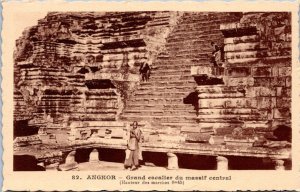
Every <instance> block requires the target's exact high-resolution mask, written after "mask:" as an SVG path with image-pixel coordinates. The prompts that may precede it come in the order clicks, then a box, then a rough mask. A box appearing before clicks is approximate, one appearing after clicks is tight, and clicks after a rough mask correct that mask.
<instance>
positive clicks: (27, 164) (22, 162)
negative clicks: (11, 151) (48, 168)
mask: <svg viewBox="0 0 300 192" xmlns="http://www.w3.org/2000/svg"><path fill="white" fill-rule="evenodd" d="M13 161H14V162H13V166H14V168H13V169H14V171H45V168H44V167H42V166H39V165H37V163H38V161H37V160H36V158H35V157H34V156H30V155H14V159H13Z"/></svg>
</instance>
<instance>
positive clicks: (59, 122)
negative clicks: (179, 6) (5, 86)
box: [13, 11, 292, 171]
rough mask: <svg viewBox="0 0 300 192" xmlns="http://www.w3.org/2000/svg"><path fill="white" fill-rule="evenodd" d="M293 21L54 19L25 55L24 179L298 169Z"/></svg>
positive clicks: (32, 34)
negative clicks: (55, 174) (42, 174)
mask: <svg viewBox="0 0 300 192" xmlns="http://www.w3.org/2000/svg"><path fill="white" fill-rule="evenodd" d="M290 109H291V14H290V13H288V12H174V11H163V12H162V11H153V12H49V13H48V14H47V15H46V16H45V17H44V18H41V19H39V20H38V24H37V25H35V26H32V27H30V28H27V29H24V31H23V33H22V35H21V37H20V38H18V39H17V40H16V45H15V52H14V157H13V160H14V171H47V170H57V171H69V170H79V171H85V170H103V169H116V170H124V169H125V170H126V169H129V170H131V171H135V170H139V169H145V170H149V171H151V170H153V169H159V170H162V171H164V170H166V169H196V170H203V169H204V170H215V169H233V170H249V169H250V170H251V169H252V170H256V169H266V170H267V169H275V170H282V169H286V170H289V169H291V163H292V162H291V153H290V151H291V147H292V146H291V110H290Z"/></svg>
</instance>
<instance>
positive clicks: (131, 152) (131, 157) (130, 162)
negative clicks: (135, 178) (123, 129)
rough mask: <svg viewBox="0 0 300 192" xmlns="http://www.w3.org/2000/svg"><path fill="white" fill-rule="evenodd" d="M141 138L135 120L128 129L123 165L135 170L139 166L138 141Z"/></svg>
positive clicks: (140, 132)
mask: <svg viewBox="0 0 300 192" xmlns="http://www.w3.org/2000/svg"><path fill="white" fill-rule="evenodd" d="M141 138H142V131H141V130H140V128H139V127H138V123H137V122H136V121H134V122H133V124H132V128H131V129H130V131H129V139H128V143H127V150H126V151H127V152H126V153H127V154H126V159H125V163H124V167H125V168H126V169H127V168H130V169H131V170H136V169H138V167H139V156H140V151H139V150H140V145H139V142H140V140H141Z"/></svg>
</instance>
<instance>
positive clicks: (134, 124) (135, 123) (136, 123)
mask: <svg viewBox="0 0 300 192" xmlns="http://www.w3.org/2000/svg"><path fill="white" fill-rule="evenodd" d="M137 127H138V122H137V121H134V122H133V123H132V128H133V129H136V128H137Z"/></svg>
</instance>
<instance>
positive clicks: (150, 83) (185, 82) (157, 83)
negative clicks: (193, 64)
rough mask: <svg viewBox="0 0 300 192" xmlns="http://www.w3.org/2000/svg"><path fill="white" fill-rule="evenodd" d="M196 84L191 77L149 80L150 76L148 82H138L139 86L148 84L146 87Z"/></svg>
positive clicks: (192, 85)
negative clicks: (172, 79)
mask: <svg viewBox="0 0 300 192" xmlns="http://www.w3.org/2000/svg"><path fill="white" fill-rule="evenodd" d="M195 85H196V82H195V81H194V80H193V79H190V80H182V81H180V80H177V81H171V82H170V81H155V80H151V78H150V81H148V82H141V83H140V86H146V87H147V86H148V87H152V86H155V87H162V86H165V87H174V86H181V87H182V86H186V87H189V86H191V87H192V88H194V87H195Z"/></svg>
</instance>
